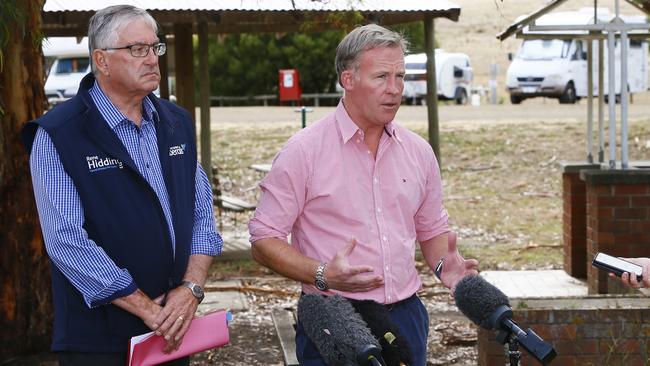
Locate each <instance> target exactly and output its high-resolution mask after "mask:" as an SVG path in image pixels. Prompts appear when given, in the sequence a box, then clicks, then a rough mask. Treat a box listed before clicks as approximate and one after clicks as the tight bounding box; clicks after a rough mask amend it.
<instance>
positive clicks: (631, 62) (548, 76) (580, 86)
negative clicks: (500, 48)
mask: <svg viewBox="0 0 650 366" xmlns="http://www.w3.org/2000/svg"><path fill="white" fill-rule="evenodd" d="M612 17H613V15H611V14H610V13H609V11H608V10H607V9H605V8H598V20H599V22H609V21H610V20H611V19H612ZM621 18H622V19H623V20H624V21H625V22H629V23H645V22H646V20H645V18H644V17H643V16H621ZM536 23H537V24H538V25H569V24H592V23H593V8H585V9H581V10H579V11H570V12H558V13H552V14H547V15H544V16H542V17H540V18H539V19H538V20H537V22H536ZM549 33H550V32H549ZM576 33H577V32H576ZM583 33H584V32H583ZM587 42H588V41H586V40H578V39H527V40H524V41H523V42H522V44H521V46H520V47H519V50H518V51H517V53H516V54H515V56H514V58H513V57H512V56H511V55H509V58H510V59H511V61H512V62H511V64H510V66H509V67H508V71H507V75H506V88H507V91H508V92H509V93H510V102H511V103H513V104H519V103H521V102H522V101H523V100H524V99H527V98H534V97H550V98H557V99H558V100H559V101H560V103H563V104H564V103H575V102H576V101H577V100H578V99H580V98H581V97H586V96H587V94H588V93H587V66H588V65H587ZM605 47H607V42H606V41H605ZM620 48H621V47H620V40H619V39H617V40H616V50H615V52H616V70H615V72H616V85H615V88H616V93H617V94H619V93H620V90H621V86H620V84H621V82H620V61H619V60H620V51H621V50H620ZM607 54H608V53H607V50H605V62H604V66H605V69H604V72H605V78H604V89H605V93H608V90H609V89H608V85H607V84H608V77H607V73H608V71H607V70H608V67H607V65H608V62H607V58H608V57H607ZM593 55H594V67H593V80H594V90H593V94H594V95H598V68H597V65H598V41H593ZM628 70H629V72H628V77H627V88H628V91H629V92H630V93H636V92H642V91H645V90H646V89H647V88H648V43H647V42H646V41H645V40H644V41H637V40H632V41H629V45H628Z"/></svg>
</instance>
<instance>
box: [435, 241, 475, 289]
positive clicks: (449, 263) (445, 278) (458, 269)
mask: <svg viewBox="0 0 650 366" xmlns="http://www.w3.org/2000/svg"><path fill="white" fill-rule="evenodd" d="M448 235H449V238H448V244H447V253H446V254H445V257H444V258H445V260H444V262H443V264H442V273H441V275H440V280H441V281H442V284H443V285H445V286H446V287H448V288H450V289H451V291H452V294H453V292H454V289H455V288H456V284H457V283H458V281H460V280H461V278H463V277H465V276H469V275H477V274H478V261H477V260H476V259H465V258H463V256H461V255H460V253H458V249H457V248H456V233H454V232H450V233H449V234H448Z"/></svg>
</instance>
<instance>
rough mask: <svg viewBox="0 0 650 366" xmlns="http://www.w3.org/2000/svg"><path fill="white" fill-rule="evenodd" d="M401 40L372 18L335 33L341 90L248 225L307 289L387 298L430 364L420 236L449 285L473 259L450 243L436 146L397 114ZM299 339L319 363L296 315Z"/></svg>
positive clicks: (285, 156)
mask: <svg viewBox="0 0 650 366" xmlns="http://www.w3.org/2000/svg"><path fill="white" fill-rule="evenodd" d="M406 48H407V42H406V40H404V39H403V38H402V37H401V35H399V34H397V33H395V32H392V31H390V30H387V29H385V28H382V27H380V26H377V25H372V24H371V25H366V26H363V27H359V28H356V29H355V30H353V31H352V32H350V33H349V34H348V35H347V36H346V37H345V38H344V39H343V40H342V41H341V43H340V44H339V46H338V48H337V54H336V70H337V74H338V77H339V83H340V85H341V86H342V87H343V89H345V95H344V97H343V99H342V100H341V102H340V103H339V105H338V107H337V108H336V110H335V111H334V112H333V113H332V114H330V115H328V116H326V117H325V118H323V119H322V120H320V121H318V122H316V123H315V124H313V125H312V126H310V127H308V128H306V129H304V130H302V131H300V132H299V133H297V134H296V135H294V136H293V137H292V138H291V139H290V140H289V141H288V142H287V144H286V145H285V146H284V147H283V148H282V150H281V151H280V152H279V153H278V155H277V156H276V158H275V160H274V162H273V165H272V168H271V171H270V172H269V173H268V175H267V176H266V177H265V178H264V180H263V181H262V183H261V184H260V187H261V188H262V197H261V199H260V202H259V204H258V206H257V210H256V211H255V215H254V217H253V219H252V220H251V222H250V224H249V229H250V235H251V238H250V241H251V243H252V254H253V258H255V260H256V261H258V262H259V263H260V264H262V265H264V266H266V267H268V268H270V269H272V270H273V271H275V272H277V273H279V274H281V275H283V276H286V277H288V278H291V279H294V280H296V281H300V282H302V284H303V291H304V292H318V291H321V292H323V293H327V294H340V295H342V296H345V297H347V298H350V299H370V300H374V301H377V302H379V303H383V304H386V305H389V308H390V309H391V310H390V317H391V320H392V321H393V322H395V323H396V324H397V325H398V327H399V328H400V331H401V333H402V334H404V335H405V337H406V338H407V339H408V342H409V344H410V347H411V352H412V354H413V360H414V362H413V365H425V364H426V345H427V337H428V329H429V326H428V323H429V319H428V313H427V311H426V308H425V307H424V305H423V304H422V303H421V301H420V300H419V298H418V297H417V295H416V292H417V291H418V290H419V289H420V287H421V282H420V278H419V275H418V272H417V269H416V267H415V248H416V247H415V245H416V242H419V243H420V248H421V250H422V253H423V255H424V258H425V259H426V262H427V264H428V265H429V267H431V268H432V269H435V268H436V267H438V266H439V265H440V264H442V267H441V268H442V271H441V272H439V273H441V275H440V278H441V280H442V283H443V284H444V285H445V286H447V287H449V288H453V287H454V286H455V284H456V283H457V282H458V281H459V280H460V279H461V278H462V277H463V276H465V275H468V274H476V273H477V267H478V262H477V261H476V260H473V259H471V260H465V259H464V258H463V257H462V256H460V254H459V253H458V251H457V250H456V246H455V239H454V240H453V244H451V243H450V245H448V235H447V233H448V232H449V228H448V224H447V213H446V211H445V209H444V207H443V205H442V183H441V180H440V171H439V169H438V164H437V161H436V158H435V156H434V154H433V150H432V149H431V147H430V146H429V144H428V143H427V142H426V141H425V140H424V139H422V138H421V137H420V136H418V135H416V134H415V133H413V132H410V131H408V130H407V129H405V128H403V127H401V126H399V125H397V124H396V123H394V122H393V119H394V118H395V114H396V113H397V110H398V109H399V106H400V103H401V100H402V91H403V89H404V73H405V71H404V53H405V51H406ZM289 234H291V244H289V242H288V237H289ZM296 346H297V355H298V359H299V361H300V362H301V364H304V365H324V362H323V361H322V359H321V356H320V355H319V353H318V350H317V349H316V348H315V347H314V345H313V344H312V343H311V342H310V341H309V340H308V339H307V337H306V336H305V334H304V331H303V329H302V326H301V324H300V319H299V321H298V326H297V333H296Z"/></svg>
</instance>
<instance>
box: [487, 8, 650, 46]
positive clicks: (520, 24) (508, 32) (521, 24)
mask: <svg viewBox="0 0 650 366" xmlns="http://www.w3.org/2000/svg"><path fill="white" fill-rule="evenodd" d="M566 1H567V0H550V1H549V2H547V3H546V4H545V5H544V6H542V7H541V8H539V9H537V10H535V11H534V12H532V13H530V14H528V15H526V16H523V17H521V19H519V20H517V21H516V22H514V23H512V24H511V25H510V26H509V27H508V28H506V29H505V30H504V31H503V32H501V33H499V34H497V38H498V39H499V40H501V41H503V40H504V39H506V38H508V37H510V36H512V35H513V34H515V33H517V34H519V33H521V32H523V31H524V28H526V26H528V25H529V24H530V23H532V22H534V21H535V20H537V19H538V18H540V17H542V16H543V15H545V14H547V13H549V12H550V11H551V10H553V9H555V8H557V7H558V6H560V5H562V4H563V3H565V2H566ZM625 1H626V2H627V3H629V4H631V5H632V6H634V7H635V8H637V9H639V10H641V11H644V12H646V13H649V10H650V1H648V0H625ZM538 36H539V37H543V35H538Z"/></svg>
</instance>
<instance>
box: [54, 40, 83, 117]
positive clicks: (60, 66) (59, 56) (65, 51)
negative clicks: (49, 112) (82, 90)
mask: <svg viewBox="0 0 650 366" xmlns="http://www.w3.org/2000/svg"><path fill="white" fill-rule="evenodd" d="M88 54H89V53H88V38H87V37H84V38H83V39H81V41H80V42H77V39H76V38H75V37H51V38H47V39H45V40H44V41H43V55H44V56H45V59H46V65H47V64H50V63H51V65H52V66H51V67H50V68H49V72H48V74H47V80H46V81H45V96H46V97H47V100H48V101H49V102H50V105H54V104H56V103H59V102H62V101H64V100H66V99H68V98H70V97H72V96H74V95H75V94H77V89H78V88H79V83H80V82H81V79H82V78H83V77H84V76H85V75H86V74H88V73H89V72H90V58H89V56H88Z"/></svg>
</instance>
